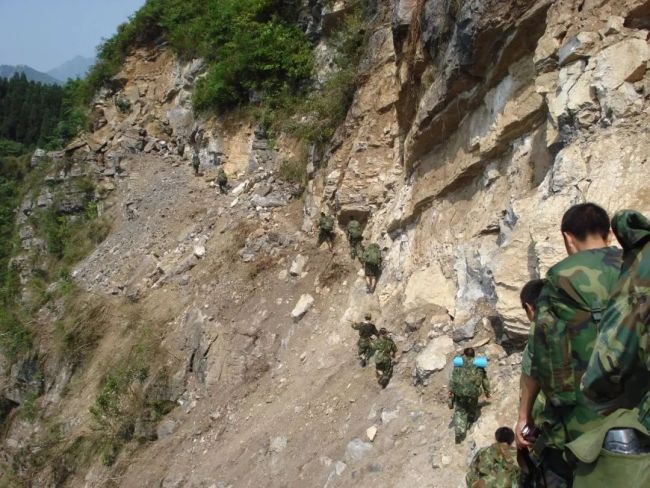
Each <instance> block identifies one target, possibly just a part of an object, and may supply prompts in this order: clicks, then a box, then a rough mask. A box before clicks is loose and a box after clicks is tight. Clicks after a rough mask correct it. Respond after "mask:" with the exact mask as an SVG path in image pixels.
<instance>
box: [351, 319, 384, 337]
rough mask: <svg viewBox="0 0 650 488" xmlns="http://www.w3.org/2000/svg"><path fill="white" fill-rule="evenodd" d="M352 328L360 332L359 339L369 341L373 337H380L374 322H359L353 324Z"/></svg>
mask: <svg viewBox="0 0 650 488" xmlns="http://www.w3.org/2000/svg"><path fill="white" fill-rule="evenodd" d="M352 328H353V329H354V330H358V331H359V337H361V338H362V339H369V338H370V337H372V336H376V335H379V331H377V327H375V324H373V323H372V322H357V323H355V324H352Z"/></svg>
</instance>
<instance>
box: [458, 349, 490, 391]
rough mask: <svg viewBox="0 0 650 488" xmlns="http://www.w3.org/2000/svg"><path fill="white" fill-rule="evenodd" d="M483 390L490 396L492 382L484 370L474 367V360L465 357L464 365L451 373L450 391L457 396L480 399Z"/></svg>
mask: <svg viewBox="0 0 650 488" xmlns="http://www.w3.org/2000/svg"><path fill="white" fill-rule="evenodd" d="M481 389H483V391H484V392H485V394H486V395H489V394H490V381H489V380H488V377H487V373H486V372H485V370H484V369H482V368H478V367H476V366H474V363H473V359H472V358H469V357H467V356H463V365H462V366H458V367H455V368H454V370H453V371H452V372H451V382H450V384H449V391H451V392H452V393H453V394H454V395H457V396H466V397H479V396H481Z"/></svg>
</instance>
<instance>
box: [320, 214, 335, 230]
mask: <svg viewBox="0 0 650 488" xmlns="http://www.w3.org/2000/svg"><path fill="white" fill-rule="evenodd" d="M318 228H319V229H320V230H322V231H324V232H332V231H333V230H334V219H333V218H332V217H331V216H330V215H324V216H323V217H321V218H320V220H319V221H318Z"/></svg>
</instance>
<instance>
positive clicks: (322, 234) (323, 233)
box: [318, 229, 334, 246]
mask: <svg viewBox="0 0 650 488" xmlns="http://www.w3.org/2000/svg"><path fill="white" fill-rule="evenodd" d="M333 241H334V233H333V232H331V231H328V230H323V229H319V230H318V245H319V246H320V245H321V244H322V243H323V242H329V243H330V244H331V243H332V242H333Z"/></svg>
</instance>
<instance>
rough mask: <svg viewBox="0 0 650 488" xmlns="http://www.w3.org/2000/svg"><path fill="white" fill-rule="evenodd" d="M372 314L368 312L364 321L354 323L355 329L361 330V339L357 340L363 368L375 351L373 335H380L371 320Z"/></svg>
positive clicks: (360, 362)
mask: <svg viewBox="0 0 650 488" xmlns="http://www.w3.org/2000/svg"><path fill="white" fill-rule="evenodd" d="M371 320H372V316H371V315H370V314H369V313H367V314H366V315H365V317H364V321H363V322H355V323H354V324H352V328H353V329H354V330H358V331H359V340H358V341H357V347H358V354H359V364H361V367H362V368H365V366H366V364H367V363H368V360H369V359H370V357H371V356H372V353H373V352H374V350H373V348H372V337H373V336H375V337H377V336H379V332H378V331H377V327H375V324H373V323H372V322H371Z"/></svg>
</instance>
